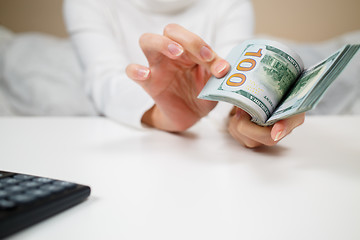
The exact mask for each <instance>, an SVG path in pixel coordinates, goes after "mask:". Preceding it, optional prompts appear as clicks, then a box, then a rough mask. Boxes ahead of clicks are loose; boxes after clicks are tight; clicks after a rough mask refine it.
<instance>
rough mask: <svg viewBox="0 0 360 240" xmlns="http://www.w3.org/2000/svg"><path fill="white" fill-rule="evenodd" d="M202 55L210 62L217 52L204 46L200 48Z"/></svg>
mask: <svg viewBox="0 0 360 240" xmlns="http://www.w3.org/2000/svg"><path fill="white" fill-rule="evenodd" d="M200 56H201V57H202V58H203V60H205V61H206V62H210V61H212V60H213V59H214V57H215V54H214V52H213V51H211V50H210V49H209V48H208V47H206V46H203V47H202V48H201V49H200Z"/></svg>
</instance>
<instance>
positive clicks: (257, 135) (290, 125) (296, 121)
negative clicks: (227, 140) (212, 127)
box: [228, 107, 305, 148]
mask: <svg viewBox="0 0 360 240" xmlns="http://www.w3.org/2000/svg"><path fill="white" fill-rule="evenodd" d="M304 120H305V113H301V114H298V115H295V116H293V117H290V118H287V119H283V120H280V121H278V122H276V123H275V124H274V125H273V126H269V127H261V126H259V125H257V124H255V123H253V122H251V117H250V115H249V114H247V113H246V112H245V111H243V110H241V109H240V108H237V107H234V109H233V111H232V113H231V115H230V120H229V124H228V131H229V133H230V135H231V136H232V137H233V138H234V139H235V140H237V141H238V142H239V143H240V144H242V145H243V146H245V147H248V148H255V147H259V146H262V145H265V146H273V145H275V144H277V143H278V142H279V141H280V140H281V139H282V138H284V137H285V136H286V135H288V134H290V133H291V131H292V130H293V129H294V128H296V127H298V126H300V125H301V124H302V123H303V122H304Z"/></svg>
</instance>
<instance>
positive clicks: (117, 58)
mask: <svg viewBox="0 0 360 240" xmlns="http://www.w3.org/2000/svg"><path fill="white" fill-rule="evenodd" d="M106 10H107V9H106V4H102V1H91V0H65V3H64V17H65V22H66V26H67V29H68V32H69V34H70V37H71V39H72V42H73V44H74V45H75V49H76V51H77V54H78V56H79V58H80V62H81V64H82V66H83V69H84V72H85V78H86V81H85V82H86V86H85V88H86V91H87V93H88V95H89V96H90V98H91V99H92V101H93V103H94V105H95V107H96V109H97V110H98V112H99V113H100V114H102V115H106V116H107V117H109V118H111V119H114V120H116V121H118V122H122V123H124V124H128V125H131V126H135V127H141V126H142V125H141V117H142V115H143V114H144V113H145V112H146V111H147V110H148V109H149V108H151V106H152V105H153V104H154V102H153V100H152V99H151V97H150V96H149V95H148V94H147V93H146V92H145V91H144V90H143V89H142V88H141V87H140V86H139V85H137V84H136V83H135V82H133V81H132V80H131V79H129V78H128V77H127V75H126V73H125V68H126V66H127V65H128V63H129V60H128V59H127V56H126V54H125V52H126V51H125V49H124V48H125V47H126V45H125V43H124V42H123V40H122V39H121V38H119V37H118V38H116V37H115V35H114V32H113V31H114V29H113V28H112V26H111V15H109V14H111V13H110V12H106ZM109 18H110V19H109Z"/></svg>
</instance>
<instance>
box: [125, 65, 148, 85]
mask: <svg viewBox="0 0 360 240" xmlns="http://www.w3.org/2000/svg"><path fill="white" fill-rule="evenodd" d="M126 75H127V76H128V77H129V78H131V79H132V80H134V81H135V82H138V81H140V82H141V81H145V80H147V79H149V77H150V69H149V68H147V67H144V66H141V65H138V64H129V65H128V66H127V67H126Z"/></svg>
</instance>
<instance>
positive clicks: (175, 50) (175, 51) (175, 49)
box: [168, 43, 184, 57]
mask: <svg viewBox="0 0 360 240" xmlns="http://www.w3.org/2000/svg"><path fill="white" fill-rule="evenodd" d="M168 49H169V52H170V53H171V54H172V55H174V56H176V57H178V56H180V55H181V54H182V53H183V52H184V49H183V48H182V47H181V46H180V45H178V44H175V43H170V44H169V45H168Z"/></svg>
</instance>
